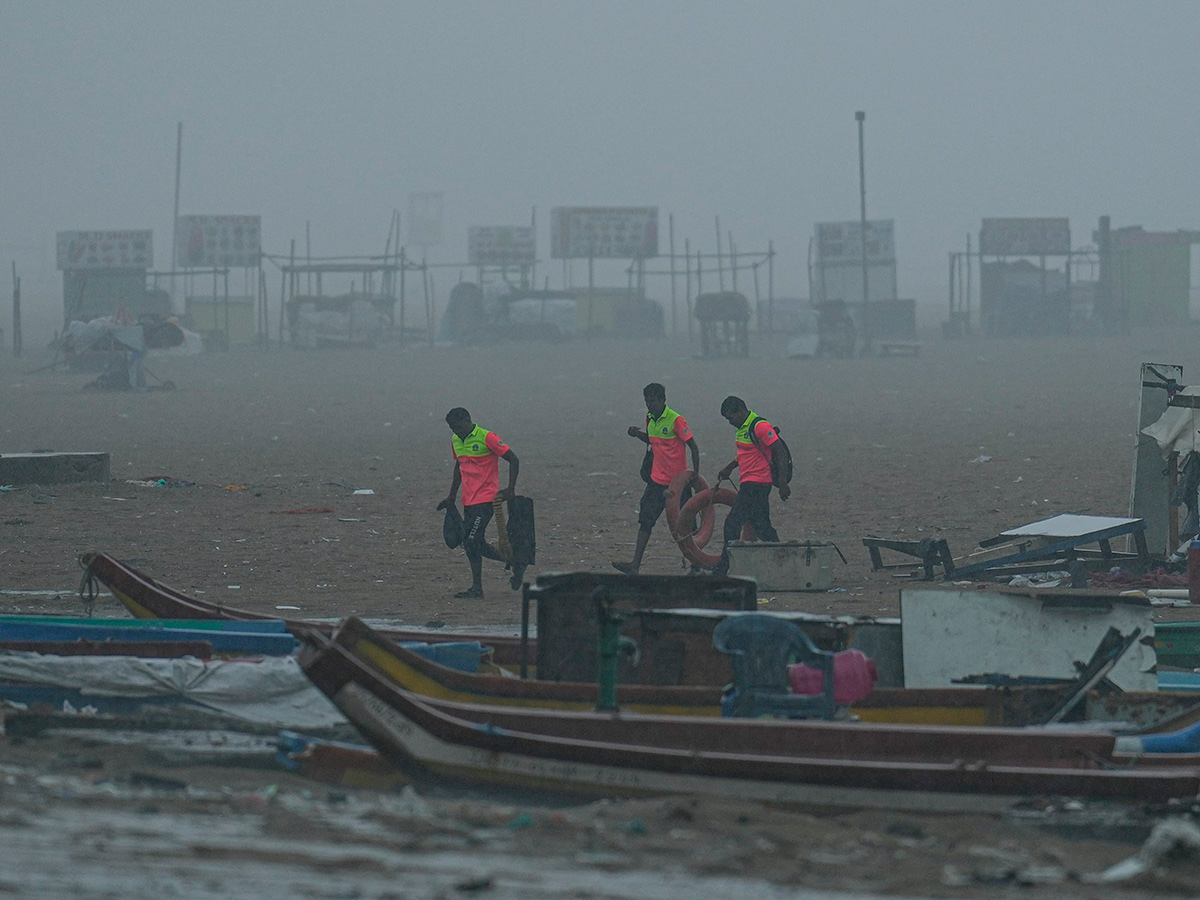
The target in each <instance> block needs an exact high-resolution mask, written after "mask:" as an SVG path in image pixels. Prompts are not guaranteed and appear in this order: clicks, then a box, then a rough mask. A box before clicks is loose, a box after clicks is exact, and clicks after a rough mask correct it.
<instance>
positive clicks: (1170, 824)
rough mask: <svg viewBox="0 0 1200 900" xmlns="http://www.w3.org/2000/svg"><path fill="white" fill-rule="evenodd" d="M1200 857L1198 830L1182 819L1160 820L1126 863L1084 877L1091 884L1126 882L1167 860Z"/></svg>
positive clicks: (1122, 862)
mask: <svg viewBox="0 0 1200 900" xmlns="http://www.w3.org/2000/svg"><path fill="white" fill-rule="evenodd" d="M1198 855H1200V828H1198V827H1196V825H1195V824H1194V823H1192V822H1191V821H1189V820H1188V819H1185V818H1183V817H1182V816H1179V817H1173V818H1170V819H1164V820H1163V821H1161V822H1159V823H1158V824H1157V825H1155V826H1154V830H1153V831H1151V832H1150V837H1148V838H1146V843H1144V844H1142V847H1141V849H1140V850H1138V852H1137V853H1135V854H1134V855H1133V856H1131V857H1129V858H1128V859H1124V860H1121V862H1119V863H1117V864H1116V865H1113V866H1109V867H1108V868H1107V869H1105V870H1104V871H1103V872H1101V873H1100V874H1099V875H1091V876H1085V877H1084V881H1085V882H1090V883H1092V884H1109V883H1112V882H1115V881H1128V880H1129V879H1131V878H1136V877H1137V876H1139V875H1144V874H1146V873H1147V872H1149V871H1151V870H1152V869H1154V868H1156V867H1158V866H1159V865H1161V864H1163V863H1166V862H1168V861H1169V860H1171V859H1183V858H1186V857H1189V856H1191V857H1195V856H1198Z"/></svg>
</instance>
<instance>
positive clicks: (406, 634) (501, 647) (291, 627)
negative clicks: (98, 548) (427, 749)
mask: <svg viewBox="0 0 1200 900" xmlns="http://www.w3.org/2000/svg"><path fill="white" fill-rule="evenodd" d="M79 563H80V565H81V566H82V567H83V570H84V578H85V580H86V579H89V578H92V579H95V580H96V581H99V582H101V583H102V584H104V585H105V586H106V587H107V588H108V589H109V590H110V591H112V593H113V596H114V597H116V598H117V599H118V600H119V601H120V602H121V604H122V605H123V606H124V607H125V608H126V609H127V610H129V612H130V613H131V614H132V615H133V616H134V617H135V618H138V619H236V620H262V619H280V620H281V621H282V622H284V624H285V627H286V628H287V630H288V631H290V632H291V633H292V634H299V633H300V632H303V631H311V630H317V631H324V632H331V631H332V630H333V625H332V624H326V623H321V622H307V621H304V620H300V619H281V617H279V616H273V615H267V614H264V613H256V612H250V611H248V610H243V609H237V608H235V607H231V606H225V605H224V604H220V603H210V602H208V601H205V600H198V599H196V598H195V597H190V596H188V595H187V594H184V593H183V592H182V591H179V590H176V589H175V588H173V587H170V586H169V585H166V584H163V583H162V582H161V581H158V580H157V579H155V578H151V577H150V576H149V575H147V574H145V573H144V572H141V571H139V570H138V569H135V568H134V567H133V566H131V565H128V564H127V563H123V562H121V561H120V560H118V559H115V558H114V557H112V556H110V555H108V554H107V553H99V552H91V553H84V554H83V555H82V556H80V558H79ZM383 633H384V634H386V635H387V636H388V637H390V638H391V639H392V640H396V641H425V642H428V643H439V642H446V641H479V642H480V643H482V644H486V645H487V646H488V647H491V648H492V658H493V660H494V661H495V662H497V663H499V664H501V665H517V664H518V663H519V662H520V659H521V640H520V638H518V637H515V636H511V635H497V634H478V633H471V634H463V633H460V632H453V633H450V632H437V631H420V630H415V629H392V628H389V629H383ZM535 646H536V645H535V644H534V642H533V641H532V640H531V641H530V650H529V652H530V653H532V652H534V650H535Z"/></svg>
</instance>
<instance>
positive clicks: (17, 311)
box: [12, 259, 24, 357]
mask: <svg viewBox="0 0 1200 900" xmlns="http://www.w3.org/2000/svg"><path fill="white" fill-rule="evenodd" d="M12 273H13V334H12V348H13V356H16V357H20V355H21V351H22V347H23V345H24V341H23V340H22V338H21V279H20V278H18V277H17V261H16V260H15V259H14V260H13V261H12Z"/></svg>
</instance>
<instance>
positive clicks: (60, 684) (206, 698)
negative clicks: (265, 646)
mask: <svg viewBox="0 0 1200 900" xmlns="http://www.w3.org/2000/svg"><path fill="white" fill-rule="evenodd" d="M0 680H3V681H13V682H19V683H21V684H27V685H35V686H38V687H56V688H69V689H74V690H78V691H81V692H82V693H84V694H95V695H96V696H100V697H178V698H180V699H182V700H189V701H191V702H193V703H198V704H200V705H202V706H206V707H208V708H209V709H212V710H216V711H217V712H222V713H225V714H226V715H230V716H236V717H237V718H239V719H246V720H248V721H252V722H259V723H264V724H269V725H278V726H279V727H281V728H299V729H303V728H323V727H327V726H329V725H337V724H340V723H343V722H345V721H346V719H345V717H344V716H343V715H342V714H341V713H340V712H339V711H338V709H337V707H335V706H334V705H333V703H331V702H330V701H329V700H328V698H326V697H325V695H324V694H322V693H321V692H320V691H319V690H317V688H316V687H315V686H314V685H313V683H312V682H311V681H309V680H308V677H307V676H306V675H305V674H304V672H303V671H302V670H301V668H300V666H299V665H298V664H297V662H296V659H295V657H291V656H284V657H267V658H264V659H262V660H218V659H213V660H208V661H204V660H199V659H195V658H194V657H184V658H182V659H142V658H139V657H135V656H50V655H44V654H40V653H29V652H17V651H14V652H8V653H0Z"/></svg>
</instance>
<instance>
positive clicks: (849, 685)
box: [788, 548, 1200, 705]
mask: <svg viewBox="0 0 1200 900" xmlns="http://www.w3.org/2000/svg"><path fill="white" fill-rule="evenodd" d="M1198 549H1200V548H1198ZM1197 563H1198V565H1200V560H1197ZM878 680H879V673H878V672H876V671H875V660H873V659H871V658H870V657H868V656H867V655H866V654H865V653H863V652H862V651H861V650H842V651H840V652H838V653H835V654H833V702H834V703H837V704H841V705H845V704H847V703H854V702H855V701H857V700H862V699H863V698H864V697H866V696H867V695H868V694H870V693H871V691H872V690H873V689H874V687H875V682H876V681H878ZM788 681H789V683H790V684H791V686H792V693H794V694H810V695H811V694H819V693H821V690H822V689H823V688H824V686H825V685H824V682H825V679H824V677H823V676H822V674H821V671H820V670H819V669H814V668H813V667H812V666H806V665H805V664H804V663H795V664H794V665H790V666H788Z"/></svg>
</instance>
